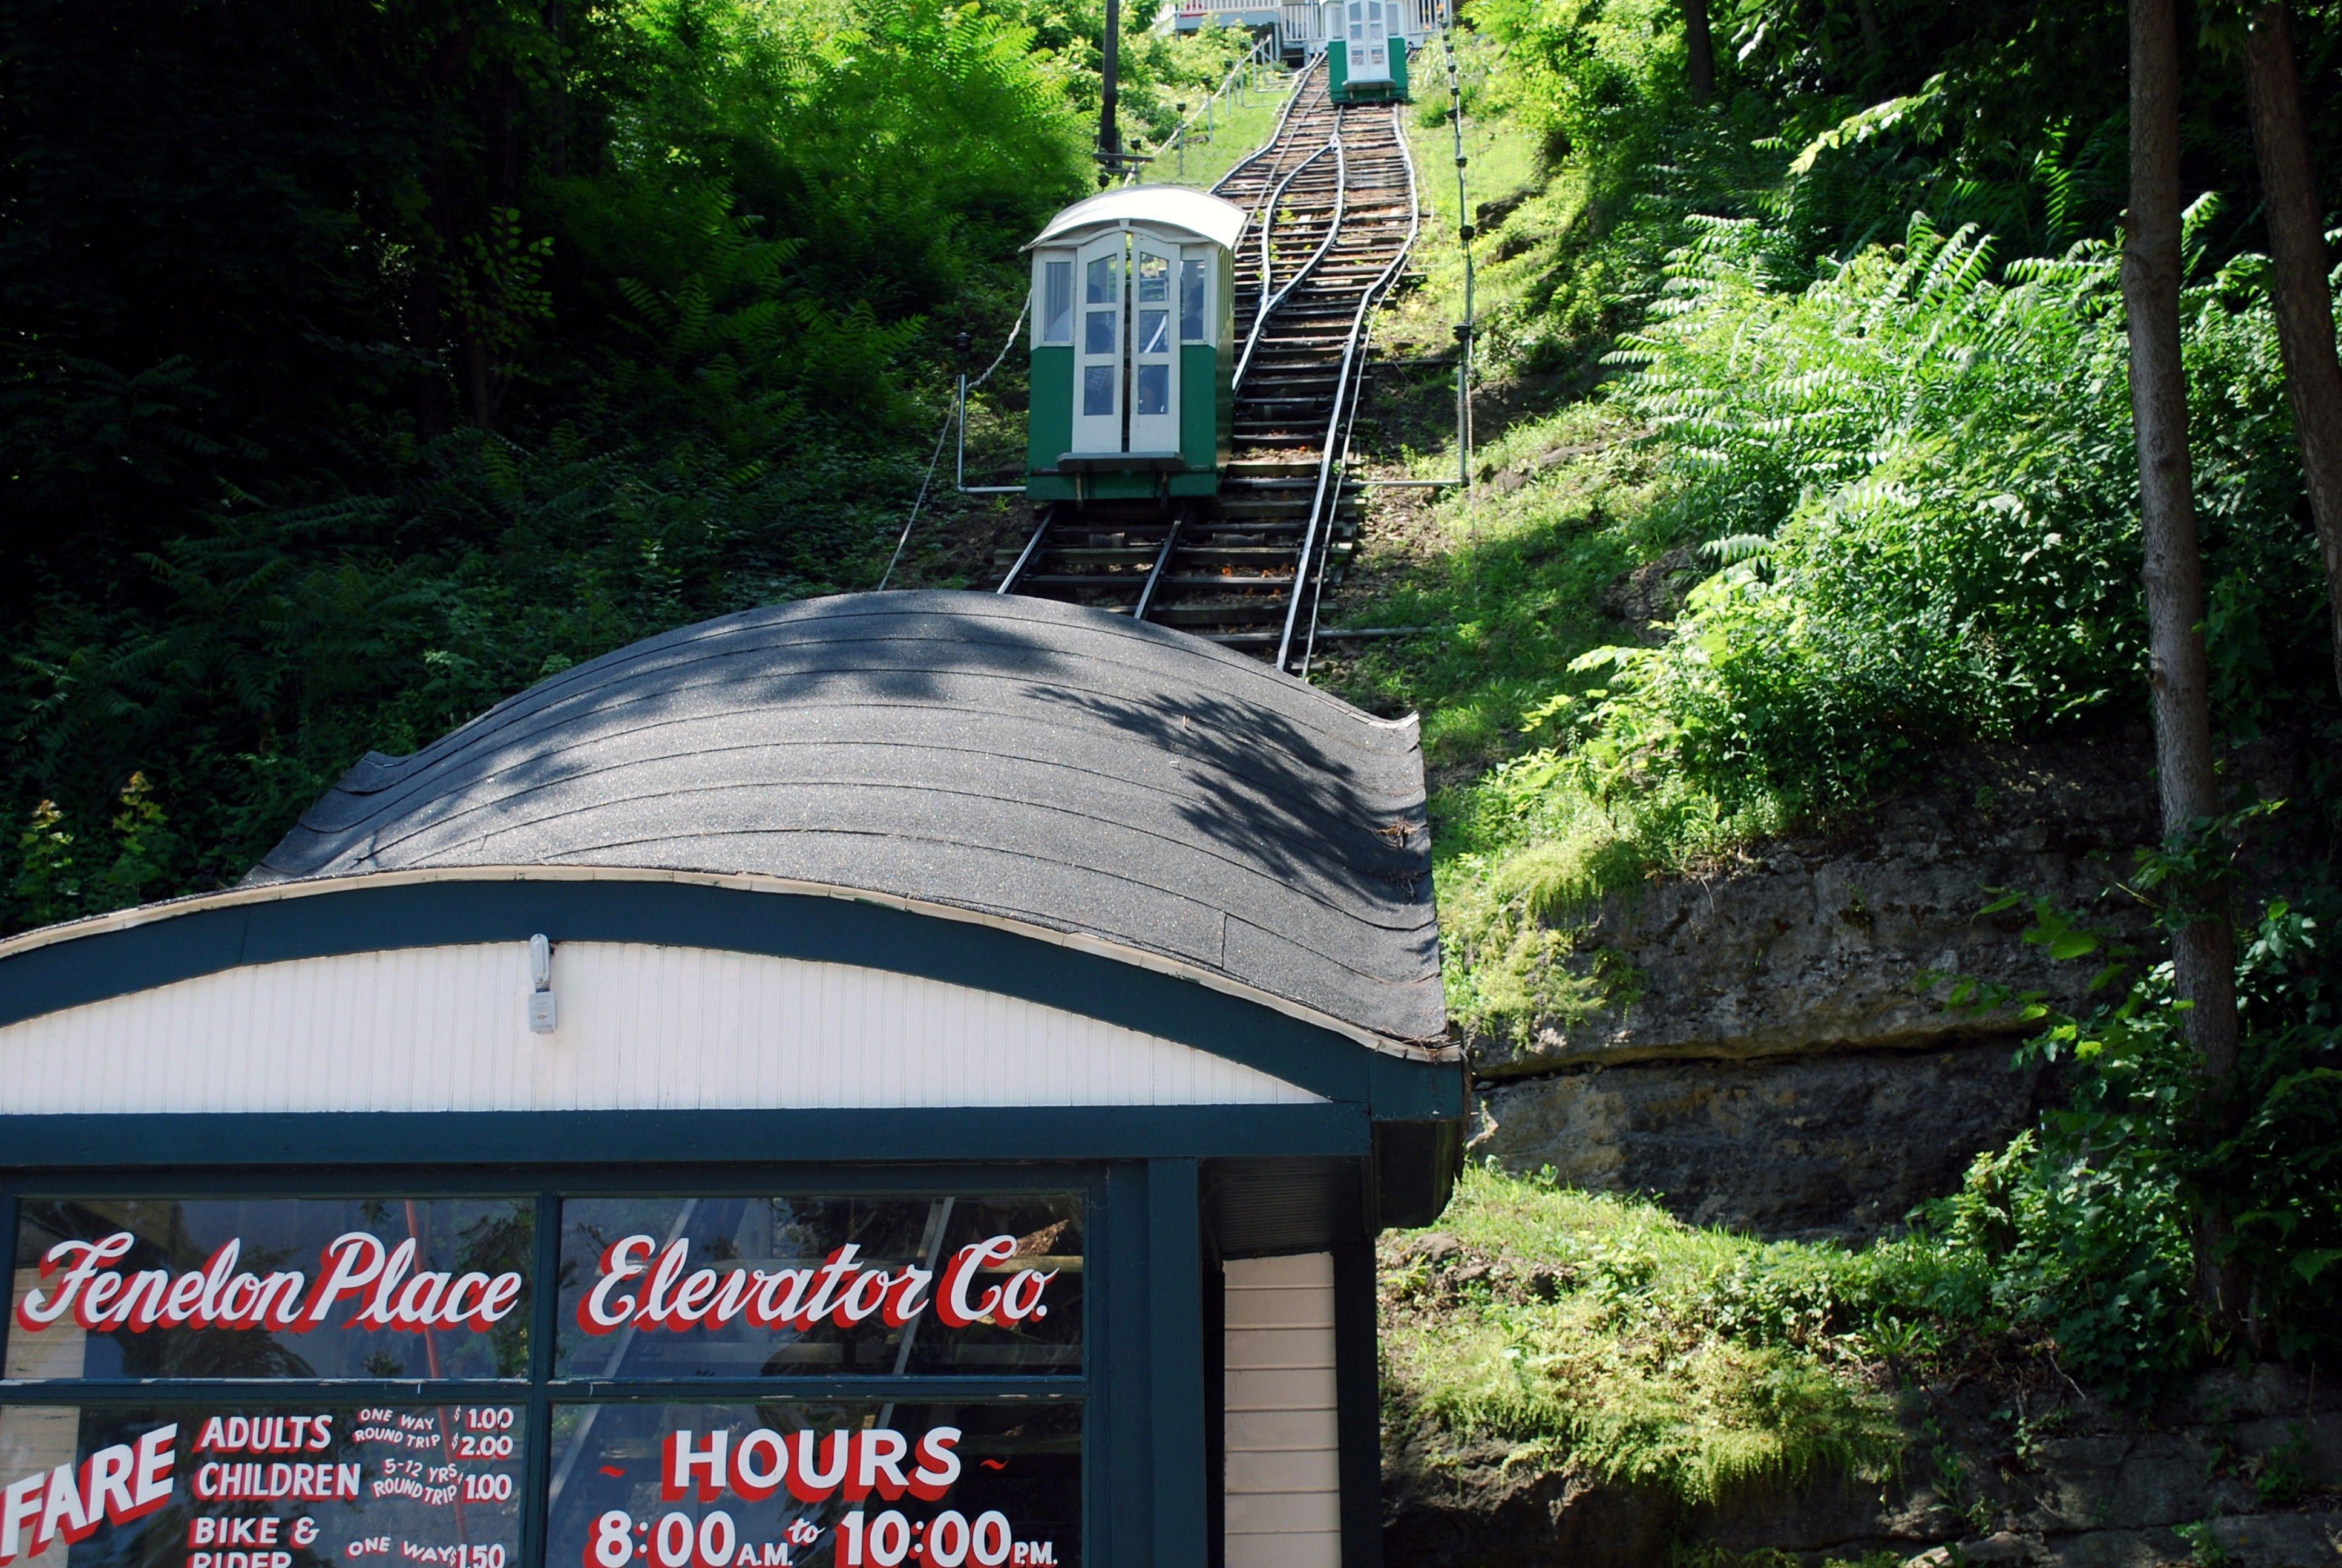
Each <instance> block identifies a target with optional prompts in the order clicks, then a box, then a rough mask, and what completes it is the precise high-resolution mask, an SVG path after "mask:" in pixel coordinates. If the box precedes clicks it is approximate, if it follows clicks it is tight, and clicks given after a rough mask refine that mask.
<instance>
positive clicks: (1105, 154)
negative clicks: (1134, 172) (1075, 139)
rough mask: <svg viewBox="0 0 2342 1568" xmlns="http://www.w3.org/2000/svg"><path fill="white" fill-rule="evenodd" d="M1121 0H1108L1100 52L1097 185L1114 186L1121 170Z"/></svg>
mask: <svg viewBox="0 0 2342 1568" xmlns="http://www.w3.org/2000/svg"><path fill="white" fill-rule="evenodd" d="M1121 51H1122V0H1106V38H1105V40H1104V43H1103V45H1102V46H1101V47H1100V49H1099V51H1098V53H1099V55H1100V60H1099V63H1098V74H1099V75H1100V77H1101V78H1102V82H1101V85H1100V87H1099V90H1098V150H1097V160H1098V184H1100V185H1111V184H1113V183H1114V177H1115V175H1118V174H1120V173H1121V172H1122V135H1121V133H1120V132H1118V131H1116V129H1115V126H1114V101H1115V96H1116V93H1115V78H1116V75H1117V73H1118V71H1119V69H1120V65H1121V61H1120V59H1119V55H1120V54H1121Z"/></svg>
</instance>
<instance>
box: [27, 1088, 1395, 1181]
mask: <svg viewBox="0 0 2342 1568" xmlns="http://www.w3.org/2000/svg"><path fill="white" fill-rule="evenodd" d="M1371 1143H1372V1136H1371V1130H1370V1126H1369V1124H1368V1122H1367V1119H1366V1113H1365V1110H1364V1108H1363V1107H1361V1106H1357V1105H1341V1104H1327V1105H1195V1106H1186V1105H1181V1106H1124V1105H1077V1106H1051V1105H1038V1106H1021V1105H1020V1106H1001V1107H993V1106H985V1107H981V1108H976V1109H943V1110H917V1111H887V1110H846V1111H456V1112H446V1111H415V1112H395V1113H393V1112H384V1113H367V1114H352V1113H332V1112H326V1113H250V1114H226V1115H224V1114H211V1113H205V1114H184V1115H124V1116H102V1115H74V1116H0V1169H7V1168H11V1167H15V1168H19V1169H32V1168H39V1167H54V1168H60V1169H65V1168H90V1167H95V1168H98V1169H102V1170H122V1169H134V1168H151V1167H157V1166H228V1167H248V1166H265V1165H298V1166H303V1167H305V1168H307V1169H308V1170H309V1171H311V1172H313V1173H314V1172H315V1170H316V1169H317V1168H318V1167H332V1166H379V1165H396V1164H405V1163H409V1162H412V1163H415V1164H467V1165H469V1166H471V1167H473V1168H475V1169H476V1168H477V1167H479V1166H482V1165H496V1164H509V1165H545V1164H575V1163H576V1162H578V1161H581V1160H591V1159H593V1158H595V1157H596V1154H605V1155H606V1154H611V1153H613V1152H616V1153H619V1154H622V1155H623V1157H624V1158H626V1160H629V1161H643V1162H652V1163H662V1164H664V1163H667V1162H674V1161H692V1162H696V1161H708V1162H734V1161H751V1162H755V1163H757V1164H769V1163H770V1162H771V1161H772V1160H773V1157H774V1156H775V1155H776V1154H786V1156H787V1158H788V1159H789V1160H790V1161H792V1162H806V1163H849V1164H854V1163H860V1164H867V1163H872V1162H877V1161H888V1162H896V1161H904V1160H1021V1161H1031V1160H1035V1159H1036V1158H1043V1157H1046V1158H1047V1159H1051V1160H1106V1159H1117V1158H1120V1159H1145V1158H1150V1157H1156V1156H1162V1155H1188V1156H1212V1155H1221V1154H1249V1153H1254V1152H1256V1151H1259V1150H1276V1151H1277V1152H1279V1153H1291V1154H1365V1153H1366V1151H1367V1149H1368V1148H1369V1147H1370V1145H1371ZM310 1180H311V1181H313V1182H314V1181H315V1176H314V1174H313V1175H312V1176H311V1177H310Z"/></svg>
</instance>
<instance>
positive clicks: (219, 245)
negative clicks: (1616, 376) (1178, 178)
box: [0, 0, 1226, 930]
mask: <svg viewBox="0 0 2342 1568" xmlns="http://www.w3.org/2000/svg"><path fill="white" fill-rule="evenodd" d="M1085 25H1093V26H1094V25H1095V24H1094V23H1092V22H1090V21H1089V20H1088V19H1087V18H1086V15H1081V14H1067V15H1059V14H1057V13H1056V12H1053V11H1051V10H1050V9H1049V7H1047V6H1046V5H1002V4H994V5H987V4H945V3H943V0H843V3H841V4H837V5H812V4H809V3H807V0H622V3H620V4H616V5H606V6H599V7H587V8H585V9H583V10H580V9H578V8H575V7H543V6H538V5H523V4H517V3H515V0H401V3H397V4H392V5H375V4H371V3H367V0H324V3H322V4H319V5H307V6H303V7H299V8H296V9H295V10H294V11H291V12H287V11H285V10H283V9H281V8H275V7H263V6H260V5H255V4H249V3H246V0H224V3H222V4H217V5H205V6H198V7H186V6H180V5H169V4H163V3H161V0H101V3H100V4H98V5H94V6H92V5H63V4H56V3H53V0H31V3H30V4H27V5H17V6H11V7H9V8H7V10H6V11H5V13H0V135H5V138H6V145H7V146H8V148H9V153H8V156H7V159H6V161H5V164H0V204H5V207H6V210H7V212H8V215H9V221H8V223H7V225H5V228H0V293H5V297H6V299H7V300H8V301H9V305H10V312H11V318H10V321H11V329H12V330H11V333H10V335H9V336H8V338H7V340H6V342H5V344H0V509H4V510H5V513H6V514H7V516H8V518H9V522H10V524H11V543H12V544H13V545H15V546H17V550H16V553H15V554H13V555H12V558H11V564H12V565H13V566H15V568H16V569H15V570H14V571H12V572H11V573H10V574H8V575H7V576H6V577H5V579H0V628H5V643H6V646H7V652H8V655H9V656H8V659H7V662H6V663H5V665H0V748H5V756H6V759H7V765H8V769H9V780H10V783H9V787H8V788H7V790H6V791H5V792H0V824H5V827H0V930H6V929H14V928H16V927H19V926H22V925H25V924H34V923H38V922H43V921H48V920H55V919H60V918H65V917H67V916H70V915H73V914H81V913H86V912H90V911H95V910H100V909H105V908H109V907H113V906H115V905H117V904H125V903H131V902H135V901H137V900H139V899H142V898H152V897H156V896H161V895H164V894H171V893H178V892H185V891H190V890H193V889H196V888H201V887H205V886H210V885H216V884H220V883H223V882H226V881H230V880H233V879H234V878H235V877H236V876H237V875H239V874H242V872H243V871H244V870H245V868H246V867H247V866H248V865H249V864H251V862H252V861H253V859H254V858H255V857H256V856H257V855H258V854H260V853H261V852H263V851H265V849H266V847H267V846H268V845H269V844H271V843H272V842H274V841H275V838H277V837H278V836H279V835H280V834H282V833H283V831H284V830H285V827H286V826H287V825H289V824H290V823H291V822H292V820H293V819H294V817H295V815H296V814H298V813H299V811H300V810H301V809H302V808H303V807H304V806H305V804H307V803H308V802H309V801H310V800H311V799H313V798H315V794H316V793H317V792H318V791H320V790H321V789H323V788H324V787H325V785H326V784H329V783H331V782H332V780H333V779H335V777H337V776H338V775H339V774H341V773H342V772H343V771H344V770H345V769H346V768H347V767H348V766H349V765H350V764H351V763H353V762H355V760H356V759H357V758H358V757H359V756H361V755H363V754H365V752H366V751H368V750H370V749H380V750H385V751H391V752H398V751H404V750H409V749H412V748H413V747H415V746H416V745H419V744H425V743H427V742H428V741H429V740H430V739H432V738H433V737H434V736H435V735H436V734H439V733H441V732H443V731H444V730H445V729H446V728H447V727H449V726H450V725H452V724H456V723H459V722H461V721H462V720H464V719H465V718H467V717H469V716H471V715H472V714H475V713H477V712H479V711H480V710H481V709H483V708H485V707H486V706H487V705H489V704H492V703H494V702H495V701H496V700H498V699H499V698H501V697H503V696H505V695H506V694H509V693H510V692H511V691H513V690H514V689H515V688H517V687H518V686H520V685H522V684H526V683H527V682H529V681H531V680H534V679H535V678H537V677H538V676H539V675H541V674H545V673H547V672H549V671H551V670H557V669H559V668H562V667H564V666H565V665H566V664H571V663H575V662H576V661H579V660H582V659H586V658H590V657H593V656H595V655H596V654H600V653H603V652H606V651H607V650H608V649H609V648H611V647H613V646H615V645H616V644H621V643H624V642H626V641H628V640H631V639H633V638H636V637H639V636H642V635H645V634H649V633H652V632H656V631H658V630H661V629H664V628H666V627H667V626H671V625H674V624H678V623H680V622H684V621H687V620H691V619H695V618H697V617H700V616H705V615H708V614H717V613H721V612H724V611H727V610H732V609H737V608H741V607H744V606H746V605H748V604H758V603H767V602H771V601H772V600H775V599H780V598H786V597H789V596H792V595H796V594H807V593H819V592H827V591H835V590H839V589H847V588H856V587H864V586H867V585H868V584H869V583H870V582H871V581H872V580H874V579H875V578H876V574H877V569H878V564H879V563H880V562H881V561H883V558H884V544H883V542H882V540H883V537H884V535H885V534H886V528H887V524H889V523H896V522H899V518H900V516H901V508H902V507H904V506H905V505H906V504H907V502H908V494H909V492H910V491H911V490H913V489H915V488H916V482H917V473H916V468H915V467H914V465H913V459H912V458H911V457H910V456H909V455H907V446H908V445H909V443H907V442H906V441H905V440H904V439H903V437H904V436H905V434H906V433H907V432H908V431H909V430H910V429H911V428H912V427H913V426H917V427H919V428H921V429H922V430H926V431H931V430H932V428H933V426H932V424H930V421H931V419H932V418H933V416H934V414H935V412H936V408H937V406H939V402H940V396H941V393H942V389H943V386H944V385H945V384H946V372H947V370H948V368H949V367H948V366H947V365H944V364H942V363H939V361H940V360H941V359H942V358H943V357H944V351H943V347H942V345H945V344H947V343H948V342H949V340H950V339H951V337H952V336H953V335H955V333H956V329H957V328H958V327H959V326H960V325H963V324H966V325H970V326H971V327H973V328H976V329H980V330H981V331H982V332H983V333H985V334H986V335H992V334H996V333H997V332H998V331H999V330H1000V329H1001V328H1002V327H1003V326H1005V325H1006V321H1007V319H1008V318H1009V317H1010V316H1011V315H1014V313H1015V311H1016V301H1017V299H1018V298H1019V297H1020V295H1021V293H1022V290H1023V269H1022V266H1021V265H1020V264H1019V263H1018V262H1017V260H1016V246H1017V245H1020V244H1022V243H1023V241H1024V240H1025V239H1026V238H1027V237H1029V235H1030V234H1031V233H1032V232H1033V230H1034V229H1035V228H1036V227H1037V226H1038V225H1039V224H1040V223H1041V222H1042V221H1043V220H1044V218H1045V217H1046V215H1047V214H1048V213H1049V212H1050V211H1052V210H1053V209H1054V208H1055V207H1056V206H1058V205H1062V204H1063V203H1064V202H1066V201H1067V200H1070V199H1072V198H1074V197H1075V196H1077V195H1080V194H1081V192H1082V191H1083V190H1085V189H1086V188H1088V186H1089V185H1090V184H1091V182H1092V179H1093V175H1092V173H1091V166H1090V165H1089V162H1088V157H1087V152H1088V141H1089V137H1090V134H1091V133H1090V131H1089V129H1088V127H1087V126H1086V124H1085V123H1084V122H1083V120H1082V119H1081V117H1080V114H1081V109H1082V105H1083V102H1084V94H1085V90H1086V89H1085V87H1084V85H1083V78H1082V71H1081V65H1080V58H1079V57H1080V56H1081V55H1083V51H1084V50H1088V51H1089V57H1090V58H1091V59H1093V60H1094V58H1095V38H1094V36H1092V37H1089V38H1087V39H1082V38H1076V37H1075V36H1074V35H1072V34H1070V33H1067V32H1066V28H1067V27H1073V28H1078V27H1081V26H1085ZM1140 25H1141V27H1142V29H1143V21H1142V22H1141V24H1140ZM1051 28H1056V29H1057V35H1056V37H1055V38H1054V40H1053V39H1051V38H1050V37H1047V36H1045V35H1046V34H1047V33H1048V32H1049V30H1050V29H1051ZM1225 45H1226V40H1224V39H1214V40H1207V41H1206V42H1204V43H1200V44H1194V45H1179V46H1176V47H1174V46H1170V45H1165V46H1163V47H1161V48H1156V47H1154V46H1153V45H1140V46H1138V47H1137V48H1136V50H1135V52H1134V55H1132V56H1131V58H1130V63H1129V65H1126V69H1127V70H1129V71H1130V72H1131V73H1132V76H1133V83H1132V88H1131V91H1132V95H1133V96H1134V98H1136V99H1137V100H1140V101H1144V100H1146V98H1147V96H1148V95H1150V94H1152V93H1153V92H1154V91H1155V89H1156V84H1157V77H1158V76H1159V75H1160V71H1161V70H1168V69H1172V68H1174V67H1176V69H1178V70H1181V71H1186V72H1189V73H1191V74H1193V73H1195V72H1200V71H1206V70H1209V69H1210V57H1211V56H1210V52H1211V51H1212V50H1214V49H1218V50H1220V51H1222V52H1225ZM1214 79H1215V80H1216V73H1215V74H1214ZM1091 81H1092V84H1093V85H1092V86H1091V87H1090V88H1088V89H1087V91H1088V92H1089V93H1090V94H1091V95H1093V96H1094V94H1095V87H1094V81H1095V78H1094V77H1092V78H1091ZM125 791H127V792H128V794H125Z"/></svg>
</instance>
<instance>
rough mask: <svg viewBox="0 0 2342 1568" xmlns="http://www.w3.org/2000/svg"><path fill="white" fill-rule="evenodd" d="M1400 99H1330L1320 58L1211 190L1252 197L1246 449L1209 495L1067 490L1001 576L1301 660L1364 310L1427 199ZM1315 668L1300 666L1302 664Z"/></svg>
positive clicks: (1241, 294)
mask: <svg viewBox="0 0 2342 1568" xmlns="http://www.w3.org/2000/svg"><path fill="white" fill-rule="evenodd" d="M1402 112H1403V109H1402V106H1401V105H1396V104H1392V105H1336V104H1335V103H1333V102H1332V101H1330V100H1329V99H1328V98H1327V96H1326V70H1325V61H1324V57H1323V56H1322V55H1321V56H1320V57H1319V58H1318V59H1317V60H1316V61H1314V62H1312V63H1311V65H1309V66H1308V68H1307V69H1306V70H1305V71H1304V73H1303V75H1302V79H1301V81H1300V82H1299V83H1298V84H1297V85H1296V87H1295V89H1294V93H1293V96H1292V99H1291V100H1290V101H1289V102H1288V103H1287V105H1286V111H1285V115H1284V116H1283V118H1282V119H1281V120H1280V121H1279V122H1278V125H1277V128H1276V133H1275V134H1274V135H1272V136H1271V137H1270V138H1269V140H1268V141H1267V142H1266V143H1265V144H1263V145H1262V146H1261V147H1260V148H1259V150H1258V151H1256V152H1255V153H1254V154H1252V155H1251V156H1249V157H1247V158H1246V160H1245V161H1244V162H1242V163H1240V164H1238V165H1236V167H1235V168H1234V169H1231V170H1230V171H1229V172H1228V173H1227V175H1225V176H1224V177H1223V178H1222V179H1221V180H1220V182H1219V184H1217V185H1215V186H1213V187H1212V188H1213V190H1214V192H1215V193H1216V194H1217V195H1221V196H1224V197H1226V199H1227V200H1229V201H1231V202H1234V203H1235V204H1236V205H1238V206H1241V207H1244V208H1245V209H1246V212H1247V214H1248V218H1247V221H1246V226H1245V232H1244V235H1243V237H1242V238H1241V239H1240V240H1239V241H1238V242H1237V245H1236V335H1237V338H1238V341H1239V342H1240V343H1241V344H1242V345H1243V347H1242V350H1241V354H1240V356H1239V359H1238V364H1237V371H1236V430H1235V450H1234V454H1233V456H1232V458H1231V461H1230V463H1229V464H1228V467H1227V470H1226V474H1225V475H1224V476H1223V478H1222V480H1221V485H1220V496H1219V502H1218V504H1217V506H1216V507H1206V506H1205V505H1202V504H1196V505H1191V506H1189V507H1188V508H1186V509H1185V510H1182V511H1179V512H1176V513H1175V514H1172V515H1170V516H1168V517H1166V516H1164V515H1163V514H1161V512H1160V510H1159V508H1156V507H1152V506H1147V505H1145V504H1109V503H1104V502H1092V503H1091V504H1089V505H1088V506H1087V507H1086V508H1082V509H1076V507H1074V506H1073V505H1071V504H1067V503H1064V502H1056V503H1052V504H1049V505H1047V506H1046V507H1045V508H1043V510H1042V512H1041V514H1040V516H1039V517H1038V518H1037V519H1036V526H1035V529H1034V531H1033V534H1032V535H1031V536H1030V537H1029V538H1027V539H1026V541H1025V542H1024V544H1022V546H1021V547H1020V548H1018V549H1016V550H1013V551H1004V552H1002V554H1001V556H1000V558H999V560H998V564H999V565H1000V566H1001V567H1002V568H1003V569H1004V575H1003V577H1002V579H1001V584H1000V589H999V591H1000V592H1001V593H1003V594H1034V595H1036V596H1038V597H1042V598H1051V599H1066V600H1070V601H1072V602H1074V603H1076V604H1095V605H1097V606H1098V607H1100V608H1103V609H1110V610H1116V611H1118V612H1120V613H1122V614H1130V615H1136V617H1138V618H1139V619H1141V620H1147V621H1155V622H1157V623H1160V624H1164V625H1169V626H1177V627H1179V628H1180V629H1182V630H1184V631H1188V632H1193V633H1196V634H1198V635H1201V636H1205V637H1208V638H1210V639H1211V640H1213V641H1214V642H1217V643H1226V644H1232V645H1234V646H1236V647H1239V648H1243V649H1245V650H1246V651H1247V652H1251V653H1256V654H1259V655H1261V656H1262V657H1263V658H1267V659H1272V660H1274V661H1275V662H1276V665H1277V667H1278V668H1280V669H1288V670H1289V669H1292V668H1294V667H1295V666H1296V663H1297V662H1303V661H1306V654H1307V650H1308V648H1309V645H1310V643H1311V640H1312V633H1313V631H1314V627H1315V622H1316V611H1317V601H1318V598H1319V595H1320V594H1321V592H1322V589H1323V586H1324V583H1325V579H1326V575H1327V574H1329V573H1331V574H1336V575H1338V574H1339V573H1340V571H1341V569H1342V568H1343V566H1345V565H1346V564H1347V562H1348V559H1349V554H1350V551H1351V548H1352V545H1353V542H1354V540H1355V536H1356V533H1357V525H1358V517H1359V498H1360V495H1361V493H1362V487H1361V486H1360V485H1359V484H1358V483H1357V482H1356V480H1354V479H1352V478H1350V477H1349V476H1348V474H1347V472H1346V470H1347V467H1348V452H1347V447H1348V425H1349V422H1350V419H1351V417H1352V416H1353V415H1354V414H1355V413H1356V404H1357V399H1358V391H1359V385H1360V383H1361V381H1362V379H1363V372H1364V370H1365V365H1366V320H1367V317H1368V316H1369V315H1371V314H1372V311H1373V307H1374V305H1375V303H1376V300H1378V299H1379V298H1381V296H1382V295H1383V294H1384V293H1385V292H1386V291H1387V290H1388V289H1389V287H1390V285H1391V284H1392V282H1393V281H1394V280H1395V279H1396V278H1397V276H1398V275H1399V269H1400V268H1401V267H1402V266H1403V265H1405V263H1406V254H1407V250H1408V247H1409V246H1410V245H1413V244H1414V241H1415V236H1416V227H1417V224H1418V222H1419V215H1418V212H1417V208H1416V184H1415V164H1414V160H1413V159H1412V158H1411V157H1410V156H1409V155H1408V152H1407V145H1406V132H1405V126H1404V123H1403V122H1402V121H1401V119H1400V118H1399V116H1400V115H1401V113H1402ZM1304 667H1305V668H1306V664H1304Z"/></svg>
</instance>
